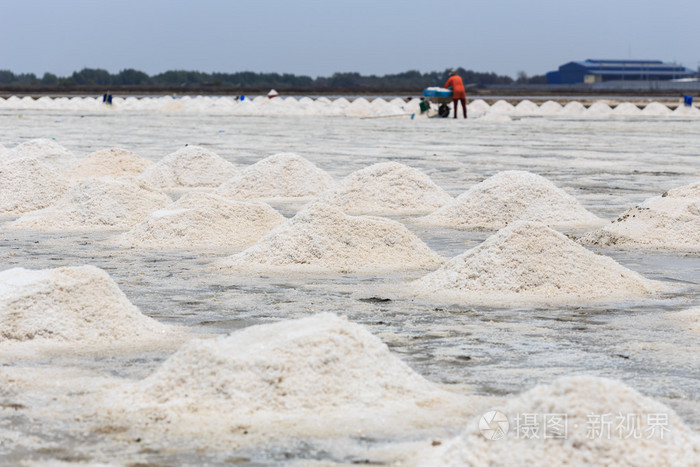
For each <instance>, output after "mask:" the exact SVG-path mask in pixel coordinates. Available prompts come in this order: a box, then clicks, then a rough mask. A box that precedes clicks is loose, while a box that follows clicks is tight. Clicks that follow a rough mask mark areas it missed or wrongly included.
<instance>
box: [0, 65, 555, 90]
mask: <svg viewBox="0 0 700 467" xmlns="http://www.w3.org/2000/svg"><path fill="white" fill-rule="evenodd" d="M457 73H458V74H459V75H460V76H461V77H462V79H463V80H464V83H465V84H466V85H471V86H476V87H483V86H488V85H509V84H543V83H546V80H545V77H544V76H533V77H528V76H527V75H526V74H525V73H524V72H519V73H518V77H517V78H516V79H513V78H511V77H510V76H505V75H497V74H496V73H483V72H476V71H472V70H465V69H464V68H458V69H457ZM448 76H449V69H446V70H444V71H432V72H427V73H421V72H420V71H415V70H412V71H406V72H403V73H396V74H388V75H384V76H376V75H369V76H365V75H361V74H360V73H334V74H333V75H332V76H330V77H317V78H311V77H310V76H303V75H302V76H298V75H294V74H289V73H283V74H280V73H255V72H251V71H243V72H236V73H203V72H200V71H183V70H172V71H166V72H164V73H159V74H156V75H153V76H149V75H148V74H146V73H144V72H142V71H139V70H134V69H132V68H128V69H125V70H121V71H120V72H119V73H110V72H108V71H107V70H103V69H100V68H83V69H82V70H80V71H76V72H73V74H71V75H70V76H65V77H59V76H57V75H55V74H53V73H44V75H43V76H42V77H41V78H39V77H37V76H36V75H35V74H34V73H21V74H15V73H13V72H12V71H9V70H0V86H3V87H13V86H21V87H39V86H51V87H65V88H71V87H85V86H90V87H95V86H102V87H109V86H115V87H117V86H118V87H122V86H137V87H141V88H147V87H154V88H155V87H169V88H172V87H199V88H201V87H217V88H233V89H236V88H240V89H246V88H248V89H250V88H275V89H292V88H294V89H302V88H303V89H314V88H338V89H351V88H352V89H363V88H367V89H422V88H426V87H430V86H442V85H443V84H444V83H445V81H446V80H447V78H448Z"/></svg>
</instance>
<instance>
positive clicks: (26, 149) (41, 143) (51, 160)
mask: <svg viewBox="0 0 700 467" xmlns="http://www.w3.org/2000/svg"><path fill="white" fill-rule="evenodd" d="M2 157H3V159H5V160H7V159H22V158H32V159H37V160H38V161H39V162H41V163H43V164H45V165H47V166H49V167H50V168H51V169H53V170H55V171H56V172H64V171H66V170H68V169H69V168H70V167H72V166H73V165H75V164H76V163H77V162H78V160H79V159H78V158H77V157H76V156H75V154H73V153H72V152H70V151H68V150H67V149H66V148H64V147H63V146H61V145H60V144H58V143H56V142H54V141H51V140H50V139H45V138H39V139H32V140H29V141H25V142H24V143H22V144H18V145H17V146H15V147H14V148H12V149H8V150H7V151H5V153H4V154H3V156H2Z"/></svg>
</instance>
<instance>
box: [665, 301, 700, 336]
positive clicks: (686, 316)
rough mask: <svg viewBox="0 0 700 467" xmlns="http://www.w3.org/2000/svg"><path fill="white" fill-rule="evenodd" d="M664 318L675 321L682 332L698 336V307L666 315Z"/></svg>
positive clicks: (699, 324)
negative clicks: (685, 331)
mask: <svg viewBox="0 0 700 467" xmlns="http://www.w3.org/2000/svg"><path fill="white" fill-rule="evenodd" d="M664 316H665V317H666V318H668V319H671V320H673V321H676V322H677V323H678V324H679V325H680V326H681V327H682V328H683V329H684V330H687V331H689V332H693V333H696V334H700V307H695V308H689V309H687V310H683V311H674V312H671V313H666V314H665V315H664Z"/></svg>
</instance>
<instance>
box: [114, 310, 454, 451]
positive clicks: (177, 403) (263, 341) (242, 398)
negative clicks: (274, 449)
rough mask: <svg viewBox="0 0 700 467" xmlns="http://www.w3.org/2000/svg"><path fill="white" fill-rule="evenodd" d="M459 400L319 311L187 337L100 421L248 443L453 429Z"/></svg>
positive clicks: (362, 332) (373, 340) (367, 336)
mask: <svg viewBox="0 0 700 467" xmlns="http://www.w3.org/2000/svg"><path fill="white" fill-rule="evenodd" d="M465 400H466V399H465V398H463V397H460V396H456V395H455V394H452V393H448V392H446V391H443V390H440V389H438V388H437V387H436V386H435V385H434V384H432V383H430V382H429V381H427V380H425V379H424V378H423V377H421V376H420V375H418V374H417V373H415V372H413V371H412V370H411V369H410V368H409V367H408V366H407V365H406V364H404V363H403V362H402V361H401V360H399V359H398V358H396V357H395V356H394V355H392V354H391V352H390V351H389V349H388V348H387V346H386V345H385V344H384V343H382V342H381V341H380V340H379V339H378V338H377V337H375V336H373V335H372V334H371V333H369V332H368V331H367V330H366V329H365V328H363V327H362V326H360V325H357V324H354V323H351V322H349V321H347V320H346V319H344V318H339V317H337V316H335V315H333V314H329V313H322V314H319V315H315V316H312V317H309V318H304V319H298V320H291V321H282V322H278V323H274V324H264V325H258V326H251V327H248V328H245V329H243V330H240V331H237V332H235V333H233V334H231V335H229V336H224V337H220V338H218V339H208V340H201V339H195V340H192V341H190V342H188V343H186V344H185V345H184V346H183V347H182V348H181V349H180V350H179V351H178V352H177V353H175V354H174V355H173V356H172V357H171V358H169V359H168V360H167V361H166V362H165V363H164V364H163V365H162V366H161V367H160V368H159V369H158V370H156V372H155V373H153V374H152V375H151V376H149V377H148V378H146V379H144V380H142V381H140V382H138V383H135V384H132V385H130V386H127V387H126V388H123V389H122V393H121V394H118V395H116V396H114V397H110V405H112V406H113V408H112V413H110V414H109V419H110V420H112V419H113V418H115V417H122V416H127V417H131V418H132V419H134V420H135V421H136V423H139V422H140V423H144V421H146V423H148V422H147V421H148V420H154V421H156V422H155V423H154V427H155V428H159V427H160V428H164V429H167V430H173V431H180V432H183V431H184V432H188V431H189V432H192V433H198V434H204V433H206V432H210V433H216V434H219V435H222V436H227V435H228V436H232V435H235V434H239V435H240V434H245V435H246V436H245V442H246V445H247V446H250V445H251V443H254V442H256V441H261V438H264V437H269V436H270V435H271V434H272V433H274V436H285V435H293V436H324V437H327V436H333V435H338V434H350V433H351V434H353V435H359V434H365V433H367V434H368V433H386V432H397V431H401V430H408V429H409V428H414V429H415V428H417V427H418V428H420V427H423V426H433V427H435V426H446V425H449V424H451V423H454V422H455V421H457V423H459V422H458V420H459V418H458V415H457V414H460V415H462V416H463V414H464V413H465V411H466V410H467V408H468V407H467V406H466V404H465ZM114 401H116V403H115V402H114ZM116 404H119V405H118V406H117V405H116ZM122 407H123V408H122ZM222 414H225V416H222ZM244 430H245V432H244ZM243 432H244V433H243Z"/></svg>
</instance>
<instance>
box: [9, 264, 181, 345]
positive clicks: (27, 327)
mask: <svg viewBox="0 0 700 467" xmlns="http://www.w3.org/2000/svg"><path fill="white" fill-rule="evenodd" d="M172 332H173V331H172V328H170V327H169V326H165V325H162V324H160V323H158V322H157V321H155V320H153V319H151V318H148V317H147V316H145V315H143V314H141V312H140V311H139V310H138V309H137V308H136V307H135V306H134V305H132V304H131V302H129V300H128V299H127V298H126V296H125V295H124V293H123V292H122V291H121V290H119V287H118V286H117V284H116V283H115V282H114V281H113V280H112V279H111V278H110V277H109V275H108V274H107V273H105V272H104V271H102V270H101V269H98V268H95V267H93V266H81V267H66V268H58V269H41V270H27V269H23V268H14V269H8V270H5V271H2V272H0V344H2V345H10V344H13V343H18V342H28V341H31V342H33V343H39V344H51V343H52V344H74V343H82V344H86V345H100V344H109V343H128V344H132V343H134V342H136V341H140V340H152V339H159V338H162V337H163V336H165V335H169V334H171V333H172Z"/></svg>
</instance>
